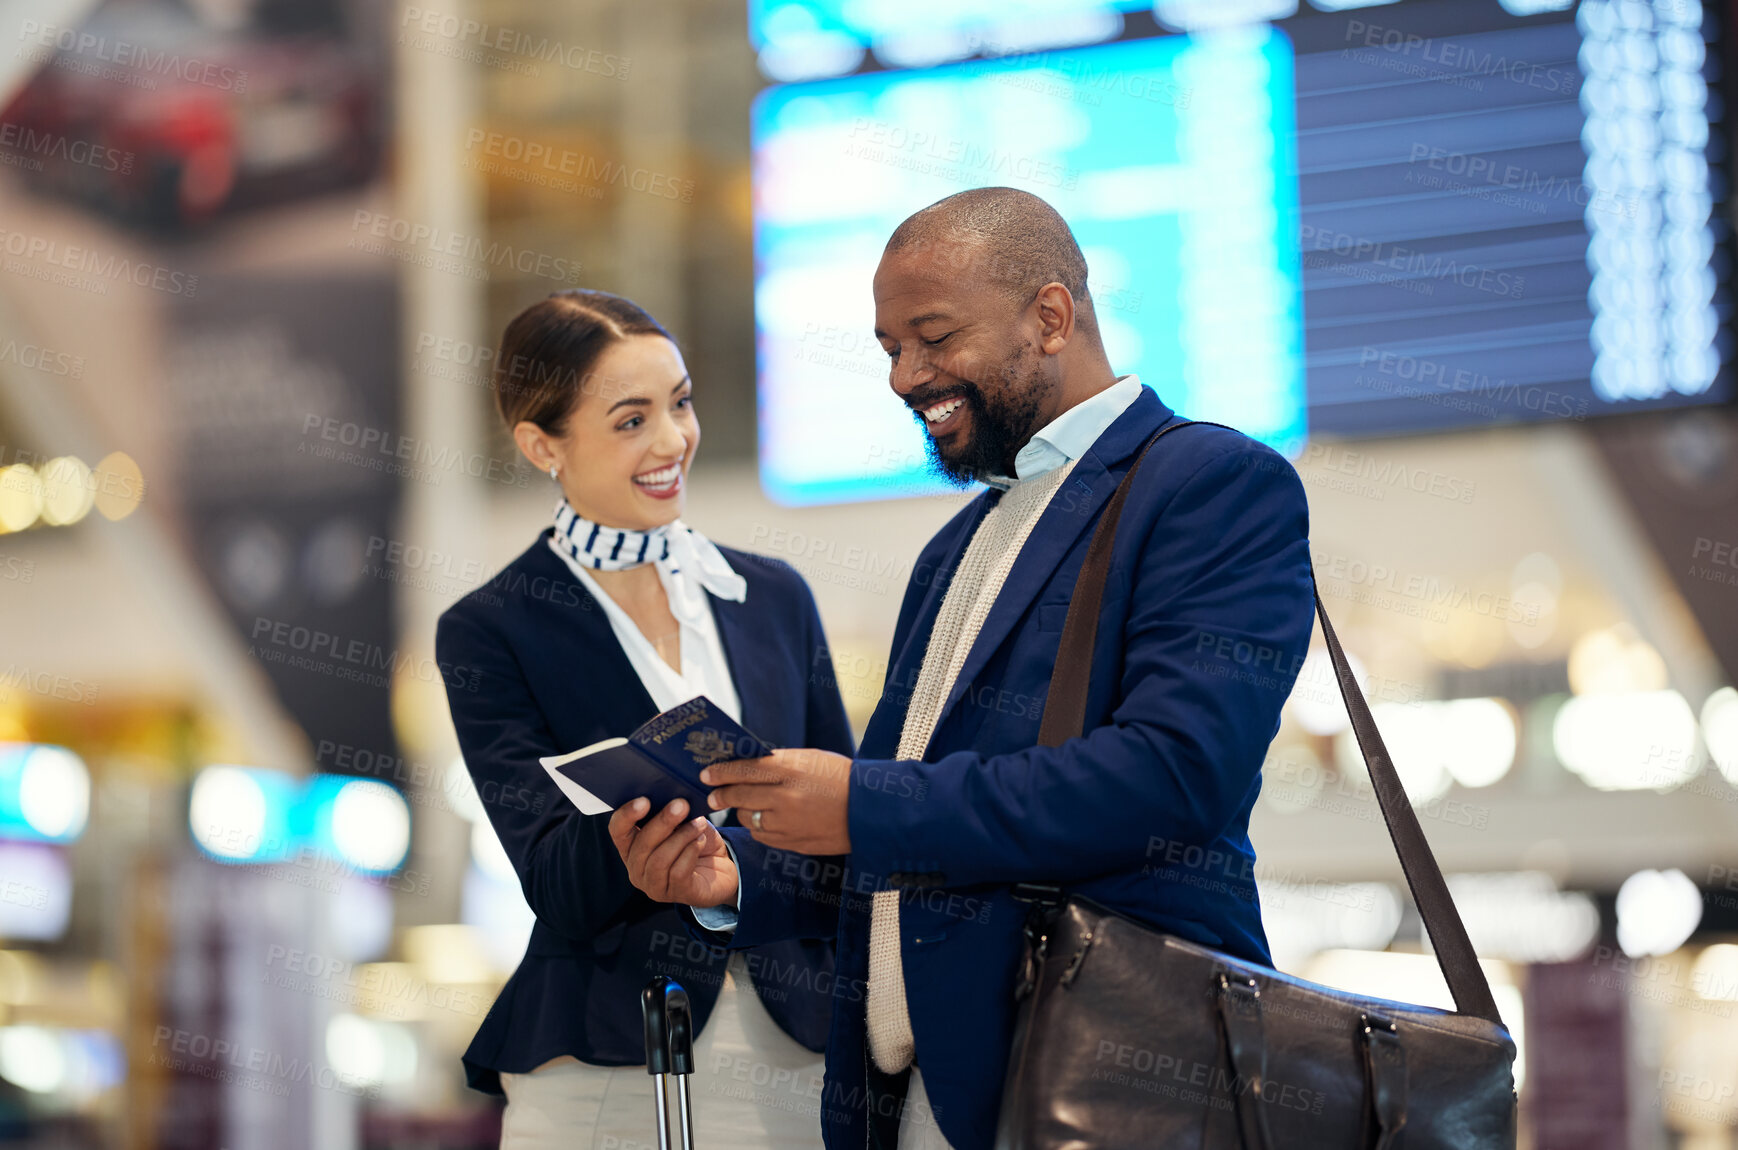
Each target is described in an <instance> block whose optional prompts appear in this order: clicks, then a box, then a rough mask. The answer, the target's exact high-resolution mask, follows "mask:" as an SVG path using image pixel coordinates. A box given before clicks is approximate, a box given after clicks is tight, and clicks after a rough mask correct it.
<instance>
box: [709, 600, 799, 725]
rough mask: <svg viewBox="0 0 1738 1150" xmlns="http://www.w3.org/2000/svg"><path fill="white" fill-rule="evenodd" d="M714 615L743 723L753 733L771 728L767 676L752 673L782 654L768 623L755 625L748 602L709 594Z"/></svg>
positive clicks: (770, 702) (769, 664)
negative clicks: (740, 706) (734, 685)
mask: <svg viewBox="0 0 1738 1150" xmlns="http://www.w3.org/2000/svg"><path fill="white" fill-rule="evenodd" d="M706 598H707V600H708V601H710V602H711V604H712V618H713V619H714V620H716V621H717V623H718V641H719V643H721V644H722V645H723V647H724V661H725V662H726V663H728V664H730V677H731V678H732V679H733V680H735V682H736V699H737V702H739V703H741V704H742V725H743V726H744V727H745V728H747V729H748V730H749V731H751V732H760V731H766V730H770V729H771V726H772V724H771V722H770V719H771V711H770V710H769V709H768V708H770V707H772V706H773V700H772V699H770V698H768V697H767V682H768V679H767V676H765V675H756V674H753V673H752V668H754V667H767V666H771V665H772V663H773V661H774V660H777V659H780V658H782V657H783V656H782V655H781V653H780V652H779V650H778V647H777V646H776V644H775V643H774V641H773V636H772V634H771V632H770V631H769V630H768V628H766V627H765V626H756V625H755V621H754V619H753V617H752V615H751V613H750V610H749V606H748V602H747V601H746V600H744V601H743V602H740V603H739V602H737V601H736V600H734V599H720V598H719V597H718V596H716V595H713V594H711V593H708V594H707V596H706Z"/></svg>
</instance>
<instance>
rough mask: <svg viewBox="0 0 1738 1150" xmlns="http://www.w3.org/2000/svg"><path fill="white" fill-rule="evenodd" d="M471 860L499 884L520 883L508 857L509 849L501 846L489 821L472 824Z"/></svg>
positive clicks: (484, 820) (483, 820)
mask: <svg viewBox="0 0 1738 1150" xmlns="http://www.w3.org/2000/svg"><path fill="white" fill-rule="evenodd" d="M471 860H472V861H473V862H475V863H476V864H477V869H478V870H480V871H482V872H483V873H484V874H486V875H488V876H489V877H490V878H492V879H494V880H495V881H497V882H504V883H513V884H515V885H516V884H517V883H518V882H519V875H518V873H517V872H515V871H514V870H513V862H512V860H511V859H509V858H508V857H507V849H506V848H505V847H503V846H502V845H501V839H500V837H499V836H497V835H496V834H495V828H494V827H492V826H490V825H489V820H488V819H482V820H480V821H478V822H474V823H472V824H471Z"/></svg>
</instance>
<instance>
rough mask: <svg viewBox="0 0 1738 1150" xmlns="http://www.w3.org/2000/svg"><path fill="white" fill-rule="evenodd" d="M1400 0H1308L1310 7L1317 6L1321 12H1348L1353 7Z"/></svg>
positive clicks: (1374, 5)
mask: <svg viewBox="0 0 1738 1150" xmlns="http://www.w3.org/2000/svg"><path fill="white" fill-rule="evenodd" d="M1398 3H1400V0H1310V7H1312V8H1319V9H1321V10H1322V11H1323V12H1349V11H1351V10H1352V9H1354V8H1380V7H1382V6H1383V5H1385V4H1398Z"/></svg>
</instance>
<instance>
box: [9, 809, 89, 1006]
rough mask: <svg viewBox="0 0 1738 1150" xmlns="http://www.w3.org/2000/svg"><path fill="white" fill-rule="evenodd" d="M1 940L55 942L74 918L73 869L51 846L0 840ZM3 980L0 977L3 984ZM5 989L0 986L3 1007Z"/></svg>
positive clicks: (64, 853) (55, 847)
mask: <svg viewBox="0 0 1738 1150" xmlns="http://www.w3.org/2000/svg"><path fill="white" fill-rule="evenodd" d="M0 875H4V876H5V879H4V882H0V890H3V892H4V894H3V895H0V938H5V939H13V940H28V941H32V942H52V941H54V940H56V939H58V938H60V937H61V936H62V935H64V934H65V933H66V924H67V922H68V921H69V920H70V919H71V917H72V867H71V865H70V864H68V862H67V859H66V852H65V851H63V850H61V849H60V848H59V847H57V846H53V845H50V844H48V843H32V842H6V841H3V840H0ZM3 982H4V977H3V976H0V983H3ZM5 1001H6V989H5V987H4V985H0V1003H4V1002H5Z"/></svg>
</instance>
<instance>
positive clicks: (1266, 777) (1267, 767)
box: [1261, 743, 1328, 815]
mask: <svg viewBox="0 0 1738 1150" xmlns="http://www.w3.org/2000/svg"><path fill="white" fill-rule="evenodd" d="M1327 781H1328V780H1327V771H1325V770H1324V769H1323V768H1322V760H1321V758H1320V757H1319V756H1317V754H1316V753H1315V751H1314V750H1312V749H1311V748H1310V746H1309V745H1308V744H1306V743H1284V744H1281V745H1276V746H1273V747H1270V748H1268V752H1267V761H1266V762H1264V763H1262V764H1261V802H1262V805H1264V806H1268V807H1271V808H1273V809H1274V810H1276V811H1278V812H1280V813H1281V814H1288V815H1290V814H1296V813H1298V812H1299V811H1306V810H1308V809H1309V808H1310V807H1312V806H1314V805H1315V803H1316V799H1317V797H1318V796H1319V795H1320V794H1321V793H1322V788H1323V787H1325V786H1326V785H1327Z"/></svg>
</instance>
